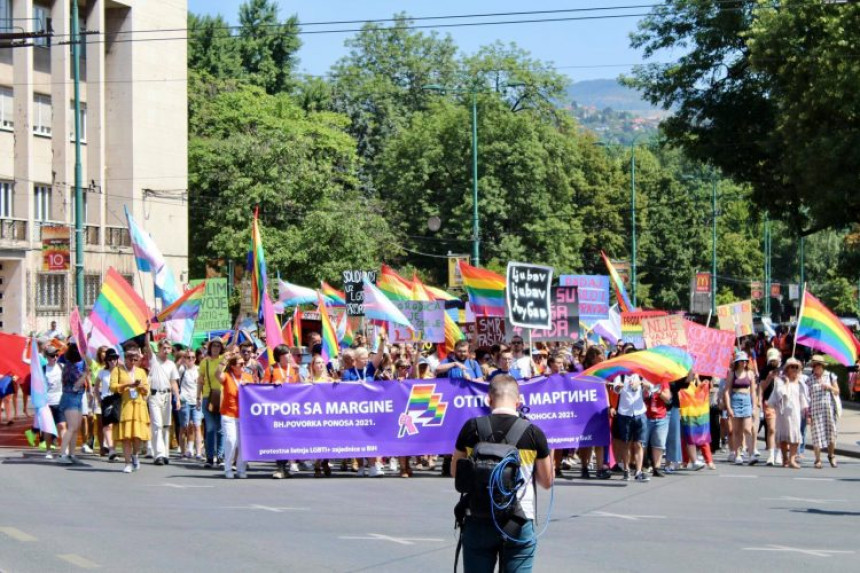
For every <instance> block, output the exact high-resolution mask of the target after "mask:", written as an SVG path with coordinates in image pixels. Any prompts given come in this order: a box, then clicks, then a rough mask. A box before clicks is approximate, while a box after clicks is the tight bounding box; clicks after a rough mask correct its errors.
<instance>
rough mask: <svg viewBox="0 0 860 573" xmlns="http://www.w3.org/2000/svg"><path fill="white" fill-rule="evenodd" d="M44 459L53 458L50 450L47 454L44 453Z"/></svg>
mask: <svg viewBox="0 0 860 573" xmlns="http://www.w3.org/2000/svg"><path fill="white" fill-rule="evenodd" d="M45 459H46V460H53V459H54V454H52V453H51V452H48V453H47V454H45Z"/></svg>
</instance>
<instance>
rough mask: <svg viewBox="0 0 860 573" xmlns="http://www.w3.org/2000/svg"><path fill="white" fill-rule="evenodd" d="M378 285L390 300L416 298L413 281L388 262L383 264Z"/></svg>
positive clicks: (377, 281) (377, 280)
mask: <svg viewBox="0 0 860 573" xmlns="http://www.w3.org/2000/svg"><path fill="white" fill-rule="evenodd" d="M376 286H377V287H379V290H381V291H382V292H384V293H385V296H387V297H388V299H389V300H416V299H415V298H414V293H413V288H412V283H411V282H410V281H408V280H406V279H405V278H403V277H401V276H400V275H399V274H397V272H396V271H395V270H394V269H392V268H391V267H389V266H388V265H386V264H383V265H382V270H381V271H380V273H379V277H378V278H377V279H376ZM427 300H430V299H427Z"/></svg>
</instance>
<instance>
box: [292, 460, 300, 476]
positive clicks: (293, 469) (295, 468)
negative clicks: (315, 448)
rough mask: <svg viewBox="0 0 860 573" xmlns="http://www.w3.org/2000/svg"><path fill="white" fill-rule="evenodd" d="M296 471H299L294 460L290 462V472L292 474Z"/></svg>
mask: <svg viewBox="0 0 860 573" xmlns="http://www.w3.org/2000/svg"><path fill="white" fill-rule="evenodd" d="M298 471H299V464H297V463H296V462H292V463H291V464H290V473H293V474H294V473H298Z"/></svg>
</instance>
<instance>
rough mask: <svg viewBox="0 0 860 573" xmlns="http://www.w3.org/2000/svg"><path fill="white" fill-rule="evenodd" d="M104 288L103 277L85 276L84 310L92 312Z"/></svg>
mask: <svg viewBox="0 0 860 573" xmlns="http://www.w3.org/2000/svg"><path fill="white" fill-rule="evenodd" d="M101 288H102V277H101V276H100V275H90V274H86V275H84V308H85V309H86V310H92V309H93V306H95V304H96V299H97V298H98V297H99V291H100V290H101Z"/></svg>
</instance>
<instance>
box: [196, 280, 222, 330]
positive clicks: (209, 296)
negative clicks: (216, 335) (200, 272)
mask: <svg viewBox="0 0 860 573" xmlns="http://www.w3.org/2000/svg"><path fill="white" fill-rule="evenodd" d="M202 282H203V281H202V280H193V281H188V286H189V287H190V288H194V287H195V286H197V285H199V284H200V283H202ZM231 327H232V324H231V323H230V306H229V303H228V300H227V279H226V278H211V279H206V289H205V290H204V291H203V300H202V301H201V302H200V314H198V315H197V319H196V320H195V321H194V332H195V333H197V332H209V331H210V330H226V329H228V328H231Z"/></svg>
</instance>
